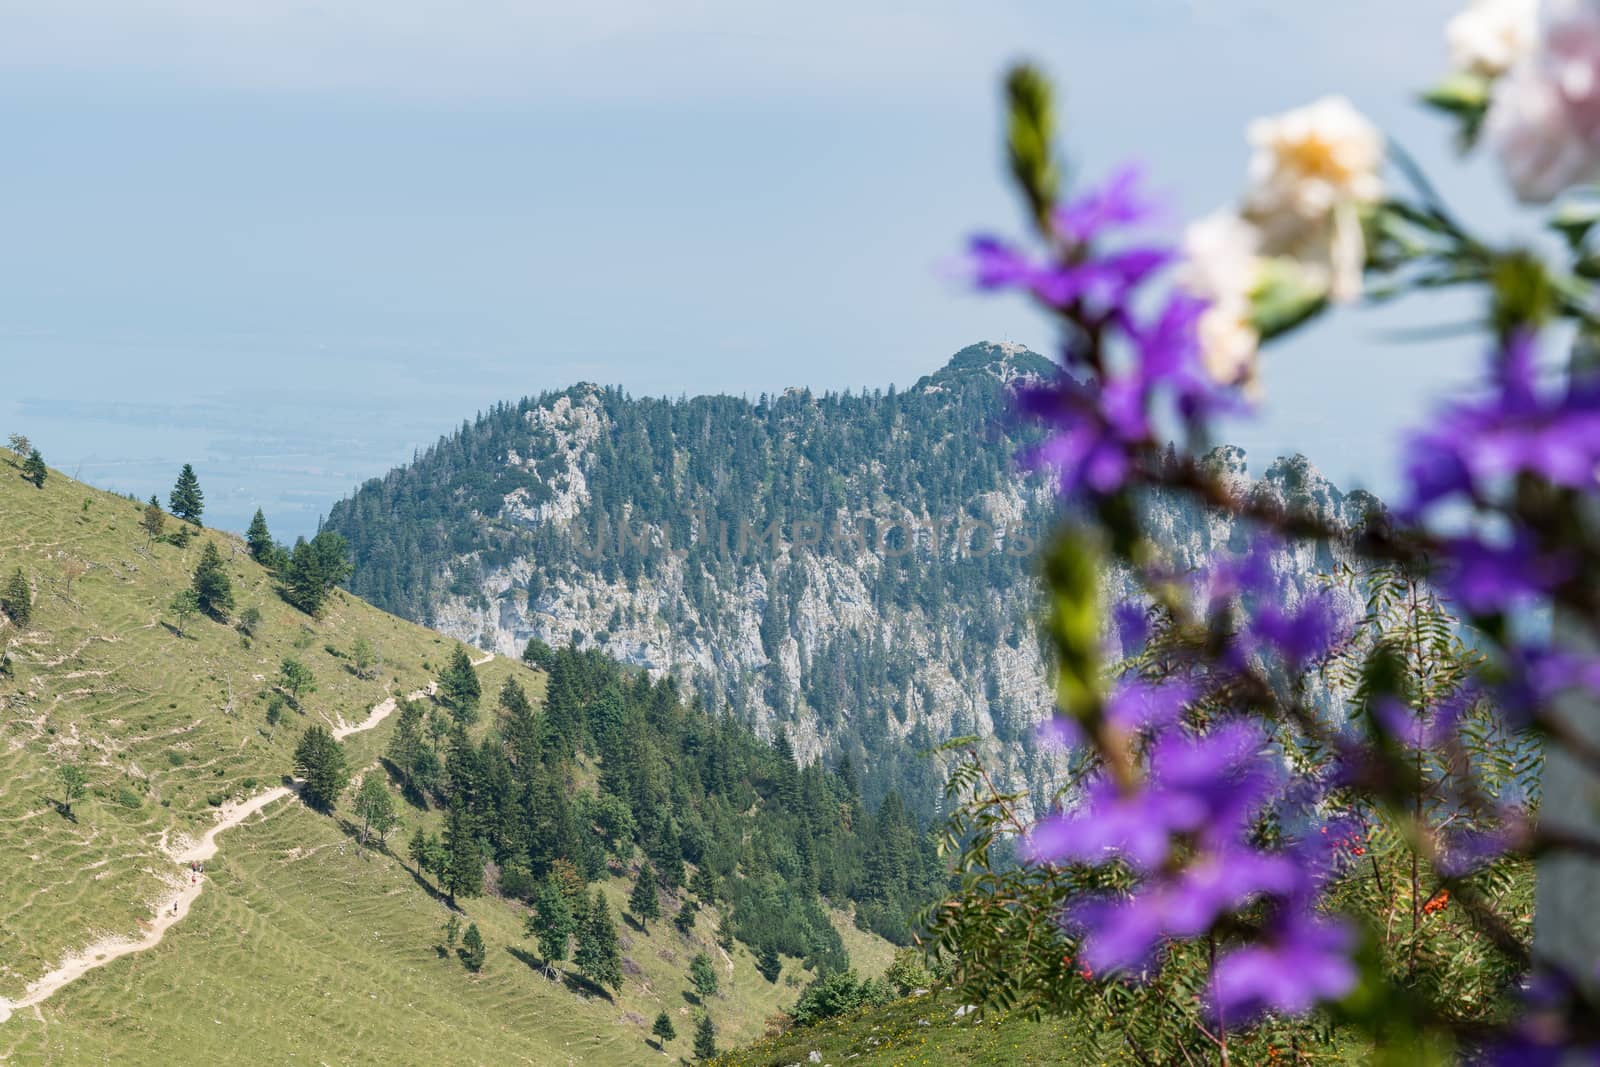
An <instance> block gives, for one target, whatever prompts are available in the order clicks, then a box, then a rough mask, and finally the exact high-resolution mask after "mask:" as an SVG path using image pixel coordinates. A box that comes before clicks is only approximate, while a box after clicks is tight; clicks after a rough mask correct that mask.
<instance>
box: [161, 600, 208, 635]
mask: <svg viewBox="0 0 1600 1067" xmlns="http://www.w3.org/2000/svg"><path fill="white" fill-rule="evenodd" d="M167 610H168V611H170V612H172V614H173V617H174V618H176V619H177V620H178V624H177V626H175V627H173V629H175V630H176V631H177V633H178V636H179V637H182V636H183V630H184V627H185V626H187V625H189V620H190V619H192V618H194V616H195V615H196V614H198V613H199V611H200V594H199V593H196V592H195V591H194V590H193V589H180V590H178V591H177V593H176V594H174V595H173V597H172V603H170V604H168V605H167Z"/></svg>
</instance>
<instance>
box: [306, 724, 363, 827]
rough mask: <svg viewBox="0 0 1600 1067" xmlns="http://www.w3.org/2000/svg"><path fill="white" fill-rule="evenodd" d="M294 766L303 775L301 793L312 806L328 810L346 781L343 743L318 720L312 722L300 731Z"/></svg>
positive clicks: (348, 766) (346, 771)
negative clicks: (335, 738)
mask: <svg viewBox="0 0 1600 1067" xmlns="http://www.w3.org/2000/svg"><path fill="white" fill-rule="evenodd" d="M294 770H295V773H296V774H297V775H299V776H300V777H301V778H304V779H305V784H304V785H303V786H301V789H300V792H301V795H302V796H304V797H305V798H306V800H307V802H308V803H310V804H311V806H312V807H314V808H321V809H322V810H324V811H330V810H332V808H333V806H334V804H335V803H337V802H338V800H339V794H340V793H343V792H344V790H345V786H347V785H349V784H350V765H349V763H348V762H346V760H345V756H344V747H343V746H342V745H340V744H339V742H338V741H336V740H334V737H333V735H332V734H331V733H329V732H328V728H327V727H326V726H323V725H322V724H321V723H312V724H311V725H310V726H308V727H306V732H305V733H304V734H302V735H301V737H300V743H299V744H298V745H296V746H295V750H294Z"/></svg>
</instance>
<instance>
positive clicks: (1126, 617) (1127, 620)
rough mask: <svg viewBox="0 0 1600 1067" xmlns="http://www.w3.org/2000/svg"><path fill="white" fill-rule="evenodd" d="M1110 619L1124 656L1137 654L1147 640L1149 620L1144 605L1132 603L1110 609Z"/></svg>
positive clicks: (1148, 636)
mask: <svg viewBox="0 0 1600 1067" xmlns="http://www.w3.org/2000/svg"><path fill="white" fill-rule="evenodd" d="M1111 619H1112V622H1113V623H1114V624H1115V626H1116V633H1117V639H1118V642H1119V643H1120V645H1121V650H1122V652H1123V654H1124V655H1131V654H1133V653H1134V652H1137V651H1138V650H1139V649H1141V648H1143V647H1144V643H1145V641H1147V640H1149V638H1150V619H1149V616H1148V615H1147V614H1146V612H1145V608H1144V605H1142V604H1136V603H1132V602H1124V603H1121V604H1118V605H1117V606H1116V607H1114V608H1112V609H1111Z"/></svg>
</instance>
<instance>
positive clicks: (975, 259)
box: [967, 236, 1173, 314]
mask: <svg viewBox="0 0 1600 1067" xmlns="http://www.w3.org/2000/svg"><path fill="white" fill-rule="evenodd" d="M1172 258H1173V254H1172V252H1171V251H1169V250H1168V249H1164V248H1155V247H1145V248H1129V249H1124V250H1122V251H1119V252H1113V253H1108V254H1106V255H1102V256H1090V257H1087V258H1084V259H1082V260H1078V261H1072V262H1059V261H1058V262H1040V261H1036V260H1035V259H1034V258H1033V257H1032V256H1030V255H1029V254H1028V253H1027V252H1025V251H1023V250H1021V249H1019V248H1016V247H1014V246H1012V245H1009V244H1007V243H1006V242H1004V241H1002V240H1000V239H999V238H998V237H989V236H979V237H974V238H973V239H972V241H971V242H970V243H969V244H968V246H967V261H968V263H969V265H970V270H971V276H972V282H973V284H974V285H976V286H977V287H978V288H979V289H1021V290H1023V291H1025V292H1028V293H1030V294H1032V295H1033V296H1034V297H1035V298H1036V299H1038V300H1039V301H1041V302H1043V303H1045V304H1048V305H1050V306H1051V307H1055V308H1067V307H1071V306H1072V305H1074V304H1076V303H1078V302H1080V301H1081V302H1082V303H1083V304H1085V305H1087V306H1088V307H1089V308H1090V309H1091V310H1093V311H1094V312H1095V313H1097V314H1108V313H1111V312H1114V311H1116V310H1118V309H1120V308H1121V307H1122V305H1123V303H1124V302H1125V301H1127V299H1128V298H1129V297H1130V296H1131V295H1132V293H1133V291H1134V290H1135V289H1137V288H1138V287H1139V286H1140V285H1141V284H1143V283H1144V282H1145V281H1146V280H1147V279H1149V278H1150V276H1151V275H1153V274H1154V273H1155V272H1156V271H1158V270H1160V269H1161V268H1162V267H1164V266H1166V265H1167V264H1168V263H1170V262H1172Z"/></svg>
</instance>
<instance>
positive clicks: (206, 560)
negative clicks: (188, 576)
mask: <svg viewBox="0 0 1600 1067" xmlns="http://www.w3.org/2000/svg"><path fill="white" fill-rule="evenodd" d="M194 593H195V596H196V597H197V598H198V599H199V602H200V610H201V611H203V612H205V613H206V614H207V615H210V616H211V617H212V618H214V619H217V620H219V621H223V622H226V621H227V618H228V613H229V612H230V611H232V610H233V583H232V582H231V581H229V580H228V572H227V571H226V570H224V569H223V566H222V553H221V552H219V551H218V550H217V543H216V542H215V541H207V542H206V547H205V550H204V551H202V552H201V553H200V563H199V564H198V565H197V566H196V567H195V569H194Z"/></svg>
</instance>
